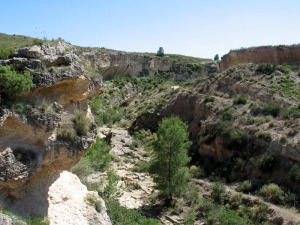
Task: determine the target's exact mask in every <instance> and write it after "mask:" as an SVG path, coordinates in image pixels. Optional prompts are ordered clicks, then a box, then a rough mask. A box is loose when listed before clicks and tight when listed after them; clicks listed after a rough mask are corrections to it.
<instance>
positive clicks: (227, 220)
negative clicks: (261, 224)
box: [206, 208, 253, 225]
mask: <svg viewBox="0 0 300 225" xmlns="http://www.w3.org/2000/svg"><path fill="white" fill-rule="evenodd" d="M206 223H207V224H208V225H215V224H222V225H245V224H247V225H250V224H253V223H252V221H251V220H249V219H247V218H242V217H240V216H239V215H238V213H237V212H235V211H232V210H228V209H223V208H218V209H214V210H212V211H210V213H209V215H208V217H207V219H206Z"/></svg>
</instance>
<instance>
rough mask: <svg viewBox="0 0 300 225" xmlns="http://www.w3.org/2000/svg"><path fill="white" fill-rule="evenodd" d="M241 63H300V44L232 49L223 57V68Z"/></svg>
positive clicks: (221, 66)
mask: <svg viewBox="0 0 300 225" xmlns="http://www.w3.org/2000/svg"><path fill="white" fill-rule="evenodd" d="M240 63H256V64H259V63H274V64H279V65H300V45H290V46H285V45H280V46H261V47H253V48H245V49H239V50H231V51H230V52H229V53H228V54H226V55H224V56H223V57H222V61H221V65H220V68H221V69H222V70H224V69H227V68H229V67H231V66H234V65H238V64H240Z"/></svg>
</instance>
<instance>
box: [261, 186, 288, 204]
mask: <svg viewBox="0 0 300 225" xmlns="http://www.w3.org/2000/svg"><path fill="white" fill-rule="evenodd" d="M259 194H260V195H261V196H263V197H264V198H265V199H266V200H268V201H270V202H274V203H277V204H283V203H284V202H285V200H286V199H285V198H286V195H285V193H284V191H283V190H282V189H281V188H280V187H279V186H278V185H277V184H273V183H271V184H266V185H264V186H263V187H262V188H261V189H260V190H259Z"/></svg>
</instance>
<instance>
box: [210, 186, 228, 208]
mask: <svg viewBox="0 0 300 225" xmlns="http://www.w3.org/2000/svg"><path fill="white" fill-rule="evenodd" d="M211 198H212V199H213V200H214V202H216V203H218V204H223V203H224V201H225V198H226V192H225V186H224V184H222V183H220V182H215V183H214V184H213V185H212V192H211Z"/></svg>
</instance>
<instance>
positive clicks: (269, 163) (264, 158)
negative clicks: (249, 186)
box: [258, 152, 278, 172]
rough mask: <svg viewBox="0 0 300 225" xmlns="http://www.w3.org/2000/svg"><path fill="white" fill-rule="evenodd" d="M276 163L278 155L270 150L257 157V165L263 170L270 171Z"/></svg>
mask: <svg viewBox="0 0 300 225" xmlns="http://www.w3.org/2000/svg"><path fill="white" fill-rule="evenodd" d="M277 163H278V157H277V156H276V155H275V154H274V153H272V152H266V153H264V154H263V155H261V156H259V158H258V167H259V169H260V170H262V171H263V172H272V171H273V170H274V168H275V166H276V165H277Z"/></svg>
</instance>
